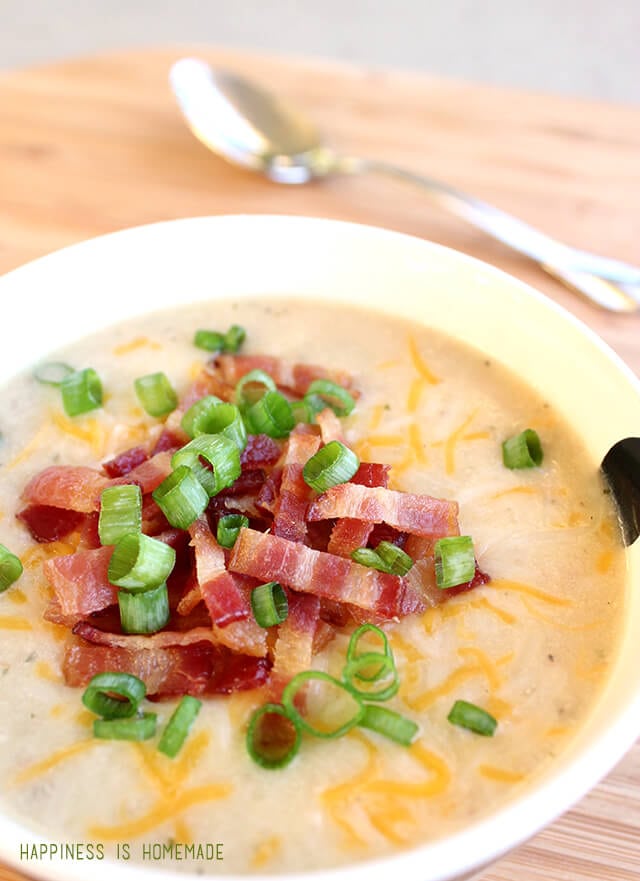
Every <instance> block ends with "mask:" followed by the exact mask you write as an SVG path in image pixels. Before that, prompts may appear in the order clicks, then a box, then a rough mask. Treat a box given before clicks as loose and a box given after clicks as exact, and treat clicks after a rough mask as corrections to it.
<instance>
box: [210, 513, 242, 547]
mask: <svg viewBox="0 0 640 881" xmlns="http://www.w3.org/2000/svg"><path fill="white" fill-rule="evenodd" d="M248 525H249V518H248V517H245V516H244V514H225V515H224V517H221V518H220V519H219V520H218V530H217V532H216V538H217V539H218V544H219V545H222V547H223V548H232V547H233V546H234V544H235V543H236V539H237V537H238V533H239V532H240V530H241V529H244V528H245V527H247V526H248Z"/></svg>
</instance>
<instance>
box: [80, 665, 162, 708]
mask: <svg viewBox="0 0 640 881" xmlns="http://www.w3.org/2000/svg"><path fill="white" fill-rule="evenodd" d="M146 693H147V688H146V686H145V684H144V682H143V681H142V679H138V677H137V676H133V675H132V674H131V673H98V674H97V675H96V676H94V677H93V679H92V680H91V681H90V682H89V684H88V685H87V687H86V689H85V692H84V694H83V695H82V703H83V704H84V705H85V707H86V708H87V709H88V710H91V712H92V713H95V714H96V716H102V718H103V719H124V718H127V717H129V716H133V715H135V713H136V711H137V709H138V706H139V704H140V701H141V700H142V699H143V698H144V696H145V695H146ZM113 695H117V696H118V697H113Z"/></svg>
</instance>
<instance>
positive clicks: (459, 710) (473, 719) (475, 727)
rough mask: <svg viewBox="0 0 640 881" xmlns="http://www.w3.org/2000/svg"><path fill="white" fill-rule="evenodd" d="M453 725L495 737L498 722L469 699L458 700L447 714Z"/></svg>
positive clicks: (484, 735)
mask: <svg viewBox="0 0 640 881" xmlns="http://www.w3.org/2000/svg"><path fill="white" fill-rule="evenodd" d="M447 719H448V720H449V722H451V724H452V725H459V726H460V728H467V729H468V730H469V731H473V732H474V733H475V734H482V735H483V737H493V735H494V733H495V730H496V728H497V727H498V722H497V720H496V719H494V718H493V716H492V715H491V714H490V713H487V711H486V710H483V709H482V707H477V706H476V705H475V704H470V703H468V702H467V701H456V702H455V704H454V705H453V707H452V708H451V711H450V712H449V715H448V716H447Z"/></svg>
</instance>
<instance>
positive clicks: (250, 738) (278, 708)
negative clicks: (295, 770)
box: [246, 704, 302, 771]
mask: <svg viewBox="0 0 640 881" xmlns="http://www.w3.org/2000/svg"><path fill="white" fill-rule="evenodd" d="M265 716H279V717H281V718H282V719H283V720H285V722H286V723H288V725H287V728H288V729H289V732H288V733H290V734H291V737H290V738H289V740H290V743H286V742H285V743H284V744H283V745H282V748H281V749H280V750H279V751H278V746H279V744H275V745H274V744H273V743H272V744H267V743H264V742H263V740H262V739H261V738H262V736H263V735H264V731H263V730H262V728H263V725H264V723H263V719H264V718H265ZM282 727H284V725H283V726H282ZM301 740H302V732H301V729H300V725H299V724H298V722H297V720H296V719H295V718H294V717H292V716H291V715H290V714H289V713H288V712H287V710H286V709H285V708H284V707H283V706H282V704H264V705H263V706H261V707H258V709H257V710H255V712H254V713H253V714H252V716H251V719H250V720H249V727H248V729H247V739H246V743H247V751H248V753H249V755H250V756H251V758H252V759H253V761H254V762H255V763H256V764H257V765H260V767H261V768H266V769H267V770H270V771H271V770H275V769H277V768H284V767H285V766H286V765H288V764H289V763H290V762H291V761H292V760H293V758H294V756H295V755H296V753H297V752H298V750H299V749H300V742H301ZM274 746H275V748H276V751H275V753H273V747H274ZM270 747H271V750H272V754H271V755H270V754H269V748H270Z"/></svg>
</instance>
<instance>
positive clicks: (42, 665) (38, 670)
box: [33, 661, 62, 682]
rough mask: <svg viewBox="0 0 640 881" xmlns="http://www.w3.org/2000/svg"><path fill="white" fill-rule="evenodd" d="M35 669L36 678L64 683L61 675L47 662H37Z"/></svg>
mask: <svg viewBox="0 0 640 881" xmlns="http://www.w3.org/2000/svg"><path fill="white" fill-rule="evenodd" d="M33 669H34V673H35V674H36V676H39V677H40V679H46V680H47V682H62V678H61V677H60V675H59V674H58V673H56V672H55V670H54V669H53V668H52V667H51V665H50V664H47V662H46V661H36V663H35V664H34V667H33Z"/></svg>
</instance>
